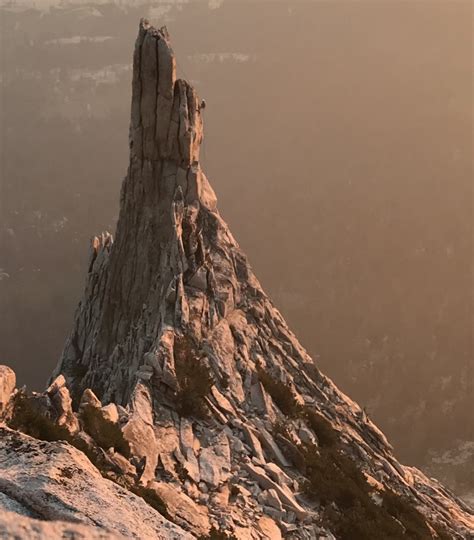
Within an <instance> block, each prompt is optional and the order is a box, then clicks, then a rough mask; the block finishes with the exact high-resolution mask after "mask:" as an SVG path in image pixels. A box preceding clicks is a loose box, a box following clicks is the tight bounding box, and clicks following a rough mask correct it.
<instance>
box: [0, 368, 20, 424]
mask: <svg viewBox="0 0 474 540" xmlns="http://www.w3.org/2000/svg"><path fill="white" fill-rule="evenodd" d="M15 386H16V375H15V372H14V371H13V369H11V368H9V367H8V366H0V414H2V412H3V411H4V410H5V408H6V406H7V405H8V402H9V401H10V398H11V396H12V393H13V391H14V390H15Z"/></svg>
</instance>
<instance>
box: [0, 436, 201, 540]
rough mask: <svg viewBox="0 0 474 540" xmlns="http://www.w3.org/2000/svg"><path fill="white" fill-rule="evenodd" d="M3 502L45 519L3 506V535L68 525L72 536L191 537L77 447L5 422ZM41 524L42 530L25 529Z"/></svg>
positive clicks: (0, 440) (55, 531)
mask: <svg viewBox="0 0 474 540" xmlns="http://www.w3.org/2000/svg"><path fill="white" fill-rule="evenodd" d="M0 508H1V509H4V510H7V511H10V512H11V511H13V512H15V513H16V514H22V515H24V516H25V517H27V518H35V519H41V520H43V524H42V525H40V526H39V527H38V523H37V522H36V521H34V522H33V521H31V520H27V519H22V520H18V521H17V520H16V519H15V520H13V519H12V517H11V515H10V516H9V515H8V514H3V512H2V513H1V514H0V537H2V538H5V536H2V534H3V533H5V534H10V535H11V536H6V538H25V539H26V538H28V539H29V538H41V539H46V538H51V539H54V538H69V536H67V535H66V531H74V533H75V534H76V536H72V535H71V537H73V538H107V539H109V538H110V539H112V538H114V539H115V538H137V539H140V540H141V539H143V538H157V539H163V540H168V539H172V538H175V539H176V540H177V539H182V538H187V539H191V538H193V536H192V535H190V534H188V533H186V532H185V531H183V530H182V529H181V528H180V527H178V526H177V525H174V524H173V523H170V522H169V521H168V520H166V519H165V518H164V517H163V516H161V515H160V514H159V513H158V512H157V511H156V510H154V509H153V508H151V507H150V506H149V505H148V504H146V503H145V501H144V500H143V499H141V498H140V497H137V496H136V495H133V494H132V493H130V492H129V491H127V490H126V489H124V488H121V487H119V486H118V485H117V484H115V483H113V482H111V481H110V480H106V479H104V478H102V476H101V474H100V473H99V471H98V470H97V469H96V468H95V467H94V466H93V465H92V464H91V462H90V461H89V460H88V459H87V457H86V456H85V455H84V454H83V453H82V452H80V451H79V450H77V449H75V448H73V447H72V446H70V445H68V444H66V443H61V442H46V441H38V440H37V439H33V438H32V437H29V436H27V435H24V434H22V433H19V432H18V431H13V430H10V429H8V428H5V427H0ZM44 521H52V522H53V523H50V524H48V525H46V524H44ZM56 521H58V522H62V523H56ZM67 522H69V523H67ZM71 522H72V523H73V524H71ZM38 529H39V530H41V529H43V531H42V532H41V533H37V532H36V533H34V532H31V535H30V533H28V534H26V532H22V531H29V530H31V531H37V530H38ZM13 533H15V534H17V535H18V536H14V535H13ZM35 534H36V536H35ZM61 534H62V535H63V536H61ZM81 534H82V535H83V536H80V535H81Z"/></svg>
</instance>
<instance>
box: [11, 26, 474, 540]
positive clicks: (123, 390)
mask: <svg viewBox="0 0 474 540" xmlns="http://www.w3.org/2000/svg"><path fill="white" fill-rule="evenodd" d="M202 137H203V129H202V115H201V110H200V100H199V99H198V96H197V94H196V92H195V90H194V89H193V88H192V87H191V86H190V85H189V84H188V83H187V82H186V81H183V80H177V79H176V68H175V59H174V55H173V51H172V49H171V47H170V43H169V36H168V33H167V31H166V30H165V29H161V30H157V29H155V28H153V27H151V26H150V25H149V24H148V23H147V22H145V21H142V22H141V23H140V28H139V34H138V38H137V41H136V45H135V52H134V58H133V83H132V113H131V124H130V163H129V168H128V172H127V176H126V178H125V180H124V182H123V186H122V192H121V198H120V216H119V221H118V225H117V231H116V235H115V241H112V238H111V236H110V235H108V234H104V235H102V236H100V237H97V238H95V239H94V241H93V246H92V254H91V260H90V265H89V272H88V276H87V283H86V289H85V293H84V297H83V299H82V301H81V303H80V305H79V307H78V310H77V313H76V318H75V323H74V328H73V331H72V333H71V335H70V337H69V340H68V342H67V344H66V347H65V350H64V352H63V355H62V358H61V359H60V362H59V364H58V366H57V368H56V371H55V374H54V376H53V378H52V385H51V387H50V388H49V389H48V393H47V395H48V396H50V397H48V399H50V401H51V402H52V403H56V404H57V403H60V404H61V406H60V410H61V411H63V412H62V413H61V414H60V415H59V413H58V418H59V420H58V421H59V422H60V423H61V425H67V426H69V427H68V435H67V437H68V440H70V442H71V443H72V444H74V445H76V446H79V447H80V445H81V444H82V445H83V444H85V443H84V440H85V439H87V441H88V443H87V444H90V445H92V446H93V445H98V446H100V447H101V448H105V449H109V447H113V448H114V452H115V454H114V456H115V455H116V454H119V456H120V457H119V458H116V460H118V462H120V463H121V464H122V465H121V467H122V470H126V471H128V470H129V469H128V468H127V467H129V466H130V467H132V466H133V468H134V470H135V473H134V474H136V476H135V477H133V478H134V480H133V482H135V483H134V484H133V485H132V487H133V489H138V488H137V486H139V487H140V489H147V490H149V491H152V492H153V493H155V494H156V496H157V497H159V498H160V499H162V500H163V501H164V502H165V503H166V507H167V508H168V512H169V513H170V514H171V515H172V516H173V517H174V520H175V521H176V522H177V523H178V524H180V525H181V526H183V527H184V528H186V529H187V530H188V531H190V532H191V533H193V534H195V535H200V534H206V533H207V532H208V531H209V530H210V527H211V525H212V526H213V527H214V528H215V529H217V530H220V531H222V532H223V534H224V531H225V533H226V534H228V535H235V537H237V538H240V539H263V538H271V539H278V538H281V537H282V536H287V537H289V538H300V539H303V538H307V539H310V538H341V539H348V538H350V539H351V540H353V539H354V540H357V539H358V538H361V539H364V538H366V539H369V540H370V539H372V538H373V539H376V538H377V539H378V538H382V537H383V538H387V539H390V538H391V539H397V538H420V539H424V538H468V537H469V535H470V534H471V533H470V531H472V530H473V528H474V525H473V520H472V515H470V513H469V511H468V509H467V508H465V507H464V506H462V503H460V502H459V501H458V500H456V498H455V497H454V496H453V495H452V494H450V493H449V492H447V491H446V490H445V489H444V488H443V487H442V486H440V485H439V484H438V483H436V482H435V481H431V480H428V479H427V478H426V477H424V475H423V474H422V473H421V472H420V471H418V470H416V469H412V468H408V467H404V466H402V465H400V464H399V463H398V462H397V460H396V459H395V458H394V456H393V454H392V449H391V447H390V445H389V444H388V442H387V441H386V439H385V437H384V435H383V434H382V433H381V432H380V431H379V430H378V429H377V427H376V426H375V425H374V424H373V423H372V422H371V421H370V419H368V418H367V416H366V415H365V413H364V412H363V411H362V410H361V409H360V407H359V406H358V405H357V404H355V403H354V402H353V401H351V400H350V399H349V398H348V397H347V396H345V395H344V394H343V393H341V392H340V391H339V390H338V389H337V388H336V387H335V385H334V384H333V383H332V382H331V381H330V380H329V379H327V378H326V377H325V376H324V375H322V374H321V373H320V372H319V370H318V369H317V367H316V366H315V365H314V363H313V361H312V360H311V358H310V357H309V356H308V354H307V353H306V351H305V350H304V349H303V347H302V346H301V345H300V344H299V342H298V340H297V339H296V337H295V336H294V334H293V333H292V332H291V331H290V330H289V329H288V327H287V325H286V323H285V321H284V320H283V318H282V316H281V315H280V313H279V312H278V310H277V309H276V308H275V307H274V305H273V304H272V302H271V301H270V299H269V298H268V297H267V296H266V295H265V293H264V292H263V290H262V288H261V286H260V284H259V282H258V280H257V279H256V278H255V276H254V274H253V272H252V270H251V268H250V266H249V264H248V262H247V260H246V257H245V255H244V254H243V253H242V252H241V250H240V249H239V246H238V245H237V243H236V241H235V240H234V238H233V236H232V234H231V233H230V231H229V229H228V227H227V225H226V224H225V222H224V221H223V220H222V218H221V217H220V215H219V213H218V211H217V206H216V197H215V194H214V192H213V190H212V188H211V187H210V185H209V182H208V181H207V179H206V176H205V174H204V172H203V171H202V169H201V167H200V162H199V149H200V144H201V141H202ZM62 375H63V376H64V378H63V377H62ZM66 383H67V387H68V388H69V391H70V392H71V394H72V397H73V400H74V403H75V405H76V407H75V408H76V412H73V411H72V410H71V409H70V404H68V403H69V402H68V396H69V394H68V391H67V390H66ZM66 394H67V396H66ZM58 395H60V396H62V397H61V398H59V397H57V396H58ZM54 396H56V397H54ZM64 396H66V397H64ZM53 398H54V399H53ZM55 400H56V401H55ZM79 404H80V407H79V412H77V406H78V405H79ZM105 404H108V405H105ZM58 406H59V405H58ZM117 406H120V407H117ZM64 411H66V412H64ZM91 411H92V412H91ZM100 411H102V412H100ZM111 411H115V412H114V413H113V414H112V412H111ZM116 411H119V412H116ZM119 413H120V414H119ZM13 416H14V415H13ZM17 416H18V415H17ZM91 418H92V420H91ZM97 418H102V420H100V421H99V420H97ZM72 419H74V420H72ZM97 422H99V424H97ZM100 422H102V423H100ZM15 425H16V426H23V428H24V425H25V422H23V424H22V422H21V421H20V420H17V421H16V424H15ZM98 425H99V426H106V427H107V430H105V428H103V429H102V428H101V429H99V428H98V427H97V426H98ZM111 425H114V426H115V427H114V428H113V429H112V427H111ZM24 429H26V428H24ZM83 432H87V437H88V438H87V437H85V436H82V435H80V434H81V433H83ZM109 433H110V436H109V438H107V437H108V435H105V434H109ZM91 437H92V439H93V441H95V442H93V441H92V442H91ZM78 438H79V439H80V441H82V442H80V443H79V442H77V441H78V440H79V439H78ZM87 448H89V447H88V446H87ZM94 448H95V446H94ZM89 454H90V455H91V456H95V457H94V459H96V464H97V466H99V467H101V466H102V465H101V464H103V463H104V458H103V456H102V454H100V452H97V453H93V452H91V451H89V453H88V455H89ZM97 456H98V457H97ZM91 459H92V458H91ZM123 460H125V462H126V463H128V465H126V466H125V465H124V461H123ZM127 460H128V461H127ZM107 463H108V462H107ZM107 470H108V469H107ZM114 474H116V472H114ZM127 475H128V476H127ZM123 476H126V477H127V478H128V477H129V476H131V475H130V474H129V473H125V472H124V473H123ZM114 478H115V477H114ZM128 481H130V482H131V481H132V480H130V479H129V480H128ZM149 491H148V492H147V493H149ZM381 534H382V536H380V535H381Z"/></svg>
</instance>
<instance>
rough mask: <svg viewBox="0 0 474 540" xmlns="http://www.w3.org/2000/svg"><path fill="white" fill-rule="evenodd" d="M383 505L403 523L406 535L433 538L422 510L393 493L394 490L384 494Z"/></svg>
mask: <svg viewBox="0 0 474 540" xmlns="http://www.w3.org/2000/svg"><path fill="white" fill-rule="evenodd" d="M382 507H383V508H385V510H387V512H388V513H389V514H390V515H391V516H393V517H394V518H396V519H398V520H399V521H400V522H401V523H403V526H404V527H405V529H406V535H407V536H408V537H409V538H415V539H420V540H421V539H424V538H431V533H430V530H429V528H428V526H427V525H426V521H425V519H424V518H423V516H422V515H421V514H420V512H418V510H417V509H416V508H415V507H414V506H413V505H411V504H409V503H408V502H407V501H406V500H405V499H403V498H402V497H400V496H399V495H397V494H396V493H393V491H387V492H386V493H385V494H384V496H383V503H382Z"/></svg>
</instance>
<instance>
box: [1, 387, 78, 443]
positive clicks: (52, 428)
mask: <svg viewBox="0 0 474 540" xmlns="http://www.w3.org/2000/svg"><path fill="white" fill-rule="evenodd" d="M46 399H47V398H46V397H44V396H27V395H26V394H25V393H22V392H19V393H17V394H16V396H15V397H14V400H13V414H12V419H11V420H10V422H9V426H10V427H11V428H13V429H18V430H19V431H22V432H23V433H27V434H28V435H31V436H32V437H35V438H36V439H40V440H43V441H68V442H70V441H71V435H70V433H69V432H68V430H67V429H66V428H65V427H63V426H59V425H58V424H57V423H56V422H55V420H54V419H53V418H50V416H49V415H50V411H49V407H48V404H47V403H45V400H46Z"/></svg>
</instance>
